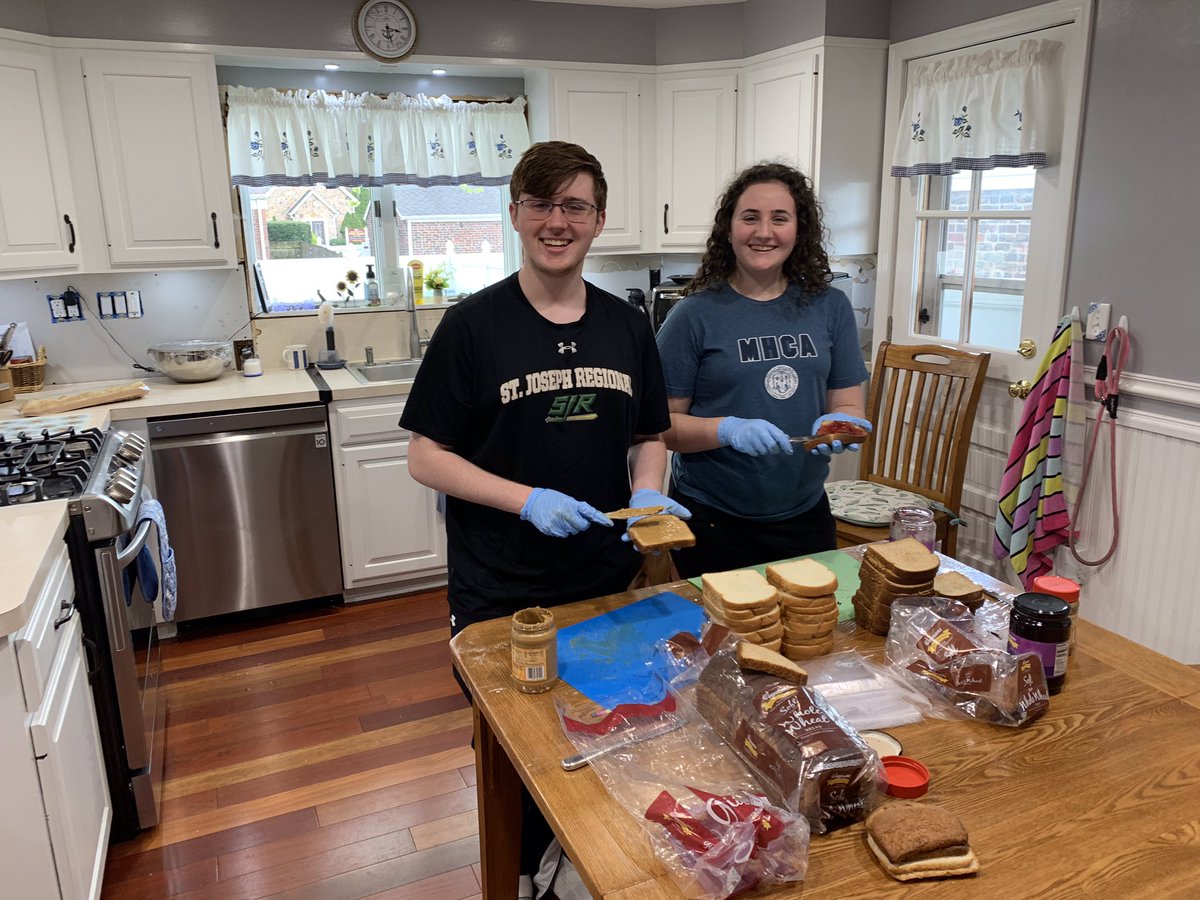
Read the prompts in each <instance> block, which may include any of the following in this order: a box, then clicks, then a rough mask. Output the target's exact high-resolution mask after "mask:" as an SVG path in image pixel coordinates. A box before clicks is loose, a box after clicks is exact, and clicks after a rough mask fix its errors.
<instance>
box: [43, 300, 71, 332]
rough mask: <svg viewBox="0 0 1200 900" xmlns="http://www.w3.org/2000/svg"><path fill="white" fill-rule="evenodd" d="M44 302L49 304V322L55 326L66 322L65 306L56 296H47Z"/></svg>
mask: <svg viewBox="0 0 1200 900" xmlns="http://www.w3.org/2000/svg"><path fill="white" fill-rule="evenodd" d="M46 302H47V303H49V304H50V321H51V322H53V323H54V324H55V325H57V324H58V323H59V322H65V321H66V320H67V304H66V303H65V302H64V301H63V298H62V297H61V296H60V295H57V294H47V295H46Z"/></svg>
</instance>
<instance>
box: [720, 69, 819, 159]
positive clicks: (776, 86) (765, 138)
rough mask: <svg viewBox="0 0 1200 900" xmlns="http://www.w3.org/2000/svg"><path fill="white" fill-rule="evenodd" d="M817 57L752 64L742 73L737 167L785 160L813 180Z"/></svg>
mask: <svg viewBox="0 0 1200 900" xmlns="http://www.w3.org/2000/svg"><path fill="white" fill-rule="evenodd" d="M816 98H817V75H816V56H814V55H809V54H805V55H803V56H800V57H795V58H791V59H786V60H780V61H777V62H768V63H763V64H761V65H755V66H751V67H750V68H748V69H746V70H745V72H744V73H743V75H742V86H741V98H740V99H741V103H742V107H743V109H744V110H745V115H743V116H741V120H742V128H741V141H740V143H739V146H738V159H739V164H740V165H741V166H748V165H752V164H754V163H757V162H762V161H764V160H773V161H780V162H786V163H789V164H790V165H794V166H796V168H798V169H799V170H800V171H801V172H803V173H804V174H805V175H808V176H809V177H810V178H814V177H815V175H816V173H815V172H814V171H813V164H814V162H815V160H814V153H813V148H814V146H815V141H816V115H817V102H816Z"/></svg>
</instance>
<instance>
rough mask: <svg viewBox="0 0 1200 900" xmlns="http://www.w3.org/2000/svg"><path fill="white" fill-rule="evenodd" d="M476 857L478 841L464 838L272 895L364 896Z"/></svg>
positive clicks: (301, 899) (309, 899)
mask: <svg viewBox="0 0 1200 900" xmlns="http://www.w3.org/2000/svg"><path fill="white" fill-rule="evenodd" d="M478 859H479V840H478V839H477V838H473V837H472V838H464V839H463V840H461V841H455V842H454V843H453V844H443V845H441V846H440V847H433V848H431V849H429V850H417V851H415V852H413V853H409V854H407V855H406V856H401V857H398V858H396V859H391V860H387V861H385V862H380V863H376V864H375V865H372V866H367V867H365V868H361V869H354V870H353V871H349V872H345V873H344V874H341V875H338V876H334V877H330V878H325V879H323V880H322V881H318V882H313V883H311V884H307V885H304V886H303V887H301V888H297V889H294V890H288V891H286V892H281V893H279V894H274V895H272V896H273V897H281V898H282V897H287V898H288V900H330V898H331V897H338V898H342V897H364V896H369V895H370V894H374V893H379V892H380V891H383V890H390V889H394V888H397V887H401V886H403V885H408V884H413V883H414V882H418V881H423V880H425V879H428V878H432V877H434V876H436V875H443V874H445V873H447V872H452V871H454V870H455V869H460V868H464V867H466V866H469V865H470V864H471V863H473V862H477V861H478Z"/></svg>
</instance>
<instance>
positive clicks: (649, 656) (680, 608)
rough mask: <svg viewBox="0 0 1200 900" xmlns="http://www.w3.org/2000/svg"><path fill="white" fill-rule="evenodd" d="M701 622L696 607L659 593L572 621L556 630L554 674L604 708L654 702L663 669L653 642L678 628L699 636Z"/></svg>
mask: <svg viewBox="0 0 1200 900" xmlns="http://www.w3.org/2000/svg"><path fill="white" fill-rule="evenodd" d="M705 620H706V617H705V615H704V610H703V609H701V608H700V607H699V606H698V605H696V604H695V603H693V602H692V601H690V600H685V599H684V598H683V597H680V596H679V595H678V594H672V593H670V592H664V593H661V594H655V595H654V596H653V597H647V598H646V599H645V600H639V601H638V602H637V603H631V604H630V605H629V606H624V607H622V608H621V609H614V610H612V611H610V612H606V613H603V614H602V615H599V616H596V617H595V618H593V619H587V620H586V621H583V622H577V623H576V624H574V625H571V626H569V627H567V628H562V629H560V630H559V632H558V675H559V677H560V678H562V680H563V681H565V682H567V684H569V685H571V687H573V688H575V689H576V690H577V691H579V692H580V693H581V694H583V695H584V696H586V697H587V698H588V699H589V700H592V701H594V702H596V703H598V704H600V705H601V706H603V707H604V708H605V709H613V708H614V707H616V706H617V705H618V704H620V703H646V704H652V703H657V702H659V701H660V700H662V699H663V697H664V696H666V688H665V685H664V681H663V676H666V675H668V673H667V672H666V669H665V666H664V664H663V661H662V660H660V659H659V658H658V655H657V654H655V652H654V646H655V644H656V643H657V642H658V641H659V640H662V639H663V638H669V637H671V636H672V635H675V634H678V633H679V632H681V631H686V632H688V633H690V634H692V635H695V636H696V637H699V636H700V629H701V627H702V626H703V624H704V622H705ZM668 677H669V676H668Z"/></svg>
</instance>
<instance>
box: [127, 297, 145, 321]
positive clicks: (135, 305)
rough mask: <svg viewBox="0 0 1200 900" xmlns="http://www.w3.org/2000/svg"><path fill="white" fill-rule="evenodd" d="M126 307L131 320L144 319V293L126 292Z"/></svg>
mask: <svg viewBox="0 0 1200 900" xmlns="http://www.w3.org/2000/svg"><path fill="white" fill-rule="evenodd" d="M125 306H126V308H128V310H129V318H131V319H140V318H141V317H142V292H141V291H126V292H125Z"/></svg>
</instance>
